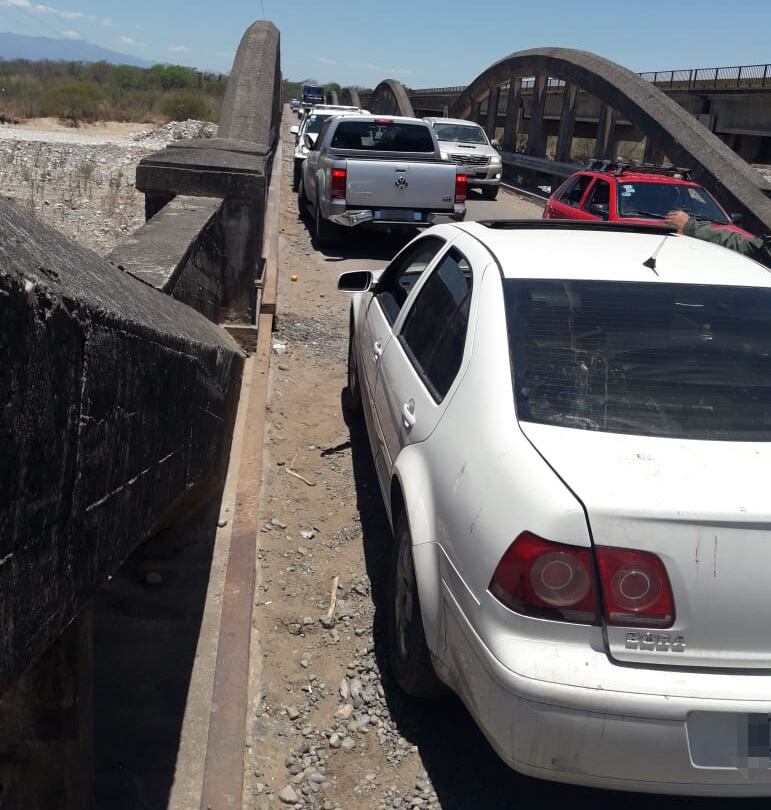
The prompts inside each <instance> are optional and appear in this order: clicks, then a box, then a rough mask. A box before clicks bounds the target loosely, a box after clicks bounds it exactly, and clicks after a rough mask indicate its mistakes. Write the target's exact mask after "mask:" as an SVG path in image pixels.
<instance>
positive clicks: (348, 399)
mask: <svg viewBox="0 0 771 810" xmlns="http://www.w3.org/2000/svg"><path fill="white" fill-rule="evenodd" d="M345 407H346V409H347V410H348V413H350V414H351V415H352V416H356V417H358V416H361V409H362V405H361V388H360V387H359V369H358V367H357V365H356V352H355V351H354V348H353V316H351V325H350V328H349V330H348V386H347V387H346V389H345Z"/></svg>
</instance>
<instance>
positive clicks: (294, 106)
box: [289, 98, 300, 112]
mask: <svg viewBox="0 0 771 810" xmlns="http://www.w3.org/2000/svg"><path fill="white" fill-rule="evenodd" d="M289 108H290V109H291V110H292V112H297V110H298V109H299V108H300V99H299V98H290V99H289Z"/></svg>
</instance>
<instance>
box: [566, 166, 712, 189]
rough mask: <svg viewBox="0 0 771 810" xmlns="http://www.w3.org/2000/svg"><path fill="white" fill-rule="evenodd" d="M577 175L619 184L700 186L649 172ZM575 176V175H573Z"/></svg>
mask: <svg viewBox="0 0 771 810" xmlns="http://www.w3.org/2000/svg"><path fill="white" fill-rule="evenodd" d="M576 174H589V175H591V176H592V177H601V178H602V179H603V180H615V181H617V182H619V183H661V184H662V185H674V186H698V185H699V184H698V183H694V182H693V180H685V179H683V178H682V177H672V176H670V175H667V174H651V173H649V172H632V171H630V172H621V173H620V174H616V172H612V171H608V172H601V171H597V170H596V169H582V170H581V171H578V172H576ZM573 176H575V175H573Z"/></svg>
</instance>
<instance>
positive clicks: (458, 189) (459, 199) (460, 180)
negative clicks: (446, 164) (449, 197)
mask: <svg viewBox="0 0 771 810" xmlns="http://www.w3.org/2000/svg"><path fill="white" fill-rule="evenodd" d="M467 183H468V177H466V175H465V174H456V175H455V202H456V203H464V202H466V185H467Z"/></svg>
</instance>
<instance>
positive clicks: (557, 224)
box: [476, 219, 677, 236]
mask: <svg viewBox="0 0 771 810" xmlns="http://www.w3.org/2000/svg"><path fill="white" fill-rule="evenodd" d="M476 224H477V225H484V226H485V227H486V228H492V229H493V230H496V231H527V230H562V231H616V232H618V233H645V234H655V235H658V236H666V235H667V234H672V233H676V232H677V229H676V228H671V227H670V226H669V225H665V224H661V225H647V224H642V223H633V222H629V223H627V222H606V221H605V220H601V219H598V220H587V219H480V220H478V221H477V223H476Z"/></svg>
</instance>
